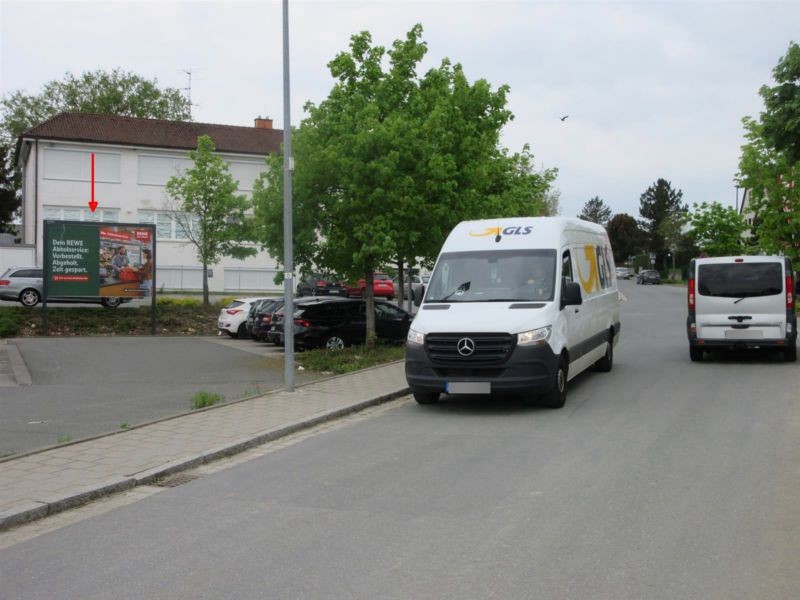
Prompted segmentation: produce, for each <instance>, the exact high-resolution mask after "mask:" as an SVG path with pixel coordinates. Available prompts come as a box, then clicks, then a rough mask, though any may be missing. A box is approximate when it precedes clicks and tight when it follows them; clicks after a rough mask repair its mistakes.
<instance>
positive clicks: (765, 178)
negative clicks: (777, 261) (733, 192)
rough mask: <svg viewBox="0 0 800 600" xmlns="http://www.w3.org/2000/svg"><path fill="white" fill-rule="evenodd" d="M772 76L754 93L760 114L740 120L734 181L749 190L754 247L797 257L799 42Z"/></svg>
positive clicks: (799, 238)
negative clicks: (771, 82)
mask: <svg viewBox="0 0 800 600" xmlns="http://www.w3.org/2000/svg"><path fill="white" fill-rule="evenodd" d="M773 76H774V77H775V81H776V83H777V85H775V86H773V87H769V86H763V87H762V88H761V90H760V92H759V93H760V94H761V97H762V98H763V100H764V106H765V110H764V112H762V113H761V115H760V118H759V119H758V120H756V119H753V118H751V117H745V118H744V119H743V120H742V121H743V124H744V129H745V138H746V139H747V142H746V143H745V144H744V145H743V146H742V154H741V157H740V159H739V174H738V175H737V181H738V183H739V185H740V186H743V187H746V188H747V189H748V190H749V193H750V200H751V207H752V210H753V212H754V213H755V219H754V224H753V229H754V232H753V233H754V234H755V236H756V238H757V242H758V245H759V247H760V249H761V250H763V251H765V252H770V253H774V254H777V253H783V254H786V255H787V256H789V257H790V258H792V260H793V261H795V262H800V46H798V45H797V44H796V43H792V44H790V46H789V50H788V51H787V53H786V56H784V57H783V58H782V59H781V60H780V62H779V63H778V65H777V67H776V68H775V69H774V70H773Z"/></svg>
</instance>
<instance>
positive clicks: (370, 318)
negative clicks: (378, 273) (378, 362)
mask: <svg viewBox="0 0 800 600" xmlns="http://www.w3.org/2000/svg"><path fill="white" fill-rule="evenodd" d="M364 279H365V280H366V285H367V287H366V288H365V289H364V292H365V295H364V297H365V298H366V299H367V307H366V308H367V337H366V344H365V345H366V347H367V348H374V347H375V288H374V287H373V285H372V283H373V280H374V279H375V273H374V271H373V270H372V269H371V268H370V269H368V270H367V273H366V276H365V277H364Z"/></svg>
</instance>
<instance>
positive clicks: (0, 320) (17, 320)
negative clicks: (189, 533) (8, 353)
mask: <svg viewBox="0 0 800 600" xmlns="http://www.w3.org/2000/svg"><path fill="white" fill-rule="evenodd" d="M21 327H22V315H21V314H20V311H19V309H18V308H0V337H13V336H15V335H17V333H18V332H19V330H20V328H21Z"/></svg>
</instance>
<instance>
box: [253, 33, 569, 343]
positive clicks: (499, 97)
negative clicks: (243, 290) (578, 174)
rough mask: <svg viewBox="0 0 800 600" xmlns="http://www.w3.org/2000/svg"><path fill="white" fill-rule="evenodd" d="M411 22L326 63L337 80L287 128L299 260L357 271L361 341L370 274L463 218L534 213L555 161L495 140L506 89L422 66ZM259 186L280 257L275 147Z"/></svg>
mask: <svg viewBox="0 0 800 600" xmlns="http://www.w3.org/2000/svg"><path fill="white" fill-rule="evenodd" d="M421 35H422V27H421V26H420V25H416V26H415V27H413V28H412V29H411V31H409V32H408V34H407V35H406V37H405V38H404V39H400V40H396V41H395V42H394V43H393V44H392V47H391V48H390V49H389V50H388V51H387V50H386V49H385V48H383V47H381V46H375V45H373V44H372V38H371V36H370V34H369V33H368V32H362V33H359V34H357V35H354V36H353V37H352V38H351V42H350V47H349V50H348V51H346V52H342V53H340V54H338V55H337V56H336V57H335V58H334V59H333V60H332V61H331V62H330V63H329V64H328V67H329V69H330V72H331V75H332V76H333V78H334V80H335V82H334V85H333V88H332V90H331V91H330V93H329V95H328V97H327V98H326V99H325V100H323V101H322V102H321V103H320V104H319V105H315V104H312V103H307V104H306V111H307V112H308V115H309V116H308V118H306V119H305V120H304V121H303V122H302V123H301V124H300V126H299V128H298V129H297V131H296V132H295V134H294V137H293V145H294V150H293V151H294V158H295V164H296V168H295V171H294V175H293V177H294V179H293V190H294V215H295V217H294V219H295V221H294V225H295V239H294V244H295V246H294V247H295V251H296V257H295V260H296V263H297V265H298V267H299V268H301V269H302V268H306V269H310V268H311V267H312V266H322V267H323V268H325V269H327V270H332V271H335V272H337V273H339V274H340V275H342V276H346V277H349V278H353V279H355V278H358V277H364V278H365V279H366V283H367V285H366V295H367V306H368V308H367V339H368V343H372V338H373V333H374V316H373V315H374V311H373V307H374V304H373V302H374V299H373V295H372V276H373V272H374V270H375V269H377V268H380V267H383V266H384V265H388V264H398V265H400V266H402V265H403V264H409V263H414V262H416V260H417V259H421V260H422V261H423V262H426V261H432V260H433V258H434V257H435V256H436V253H437V252H438V250H439V248H440V247H441V244H442V242H443V241H444V239H445V237H446V236H447V234H448V233H449V232H450V230H451V229H452V227H453V226H454V225H455V224H456V223H457V222H459V221H461V220H464V219H467V218H482V217H492V216H494V217H499V216H513V215H520V214H540V212H542V211H543V210H545V202H544V200H545V196H546V193H547V191H548V189H549V186H550V183H551V182H552V180H553V178H554V177H555V171H553V170H550V171H545V172H543V173H539V172H536V171H535V170H534V168H533V164H534V163H533V156H532V154H531V153H530V151H529V149H528V148H527V147H525V148H523V150H522V151H521V152H520V153H514V154H511V153H509V152H508V151H507V150H505V149H502V148H500V147H499V135H500V129H501V128H502V127H503V125H505V124H506V123H507V122H508V121H509V120H510V119H511V118H512V115H511V113H510V111H509V110H508V109H507V108H506V95H507V92H508V88H507V87H506V86H501V87H500V88H498V89H497V90H496V91H495V90H492V88H491V86H490V85H489V84H488V83H487V82H486V81H485V80H478V81H476V82H474V83H470V82H469V81H468V80H467V77H466V76H465V74H464V72H463V69H462V68H461V66H460V65H458V64H455V65H454V64H452V63H451V62H450V61H449V60H447V59H445V60H443V61H442V62H441V64H440V65H439V66H438V67H437V68H432V69H430V70H428V71H427V72H426V73H425V74H424V75H420V74H419V73H418V67H419V64H420V62H421V61H422V59H423V57H424V56H425V53H426V51H427V46H426V44H425V43H424V42H423V41H422V40H421ZM268 160H269V167H270V168H269V169H268V170H267V172H266V173H265V174H264V176H263V177H262V180H261V181H259V182H258V183H257V185H256V187H255V190H254V195H253V198H254V203H255V209H256V221H257V227H258V232H259V239H260V240H261V241H262V243H263V244H264V246H265V247H266V248H267V249H268V250H269V251H270V253H271V254H272V255H273V256H277V257H279V258H280V259H281V260H282V257H283V232H282V229H281V227H280V223H281V219H280V218H279V215H280V204H281V200H280V198H281V195H282V189H283V186H282V176H281V170H280V168H278V163H279V160H280V159H279V157H273V158H270V159H268Z"/></svg>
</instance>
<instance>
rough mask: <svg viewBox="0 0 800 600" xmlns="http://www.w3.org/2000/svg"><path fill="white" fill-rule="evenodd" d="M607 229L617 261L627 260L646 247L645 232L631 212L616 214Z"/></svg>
mask: <svg viewBox="0 0 800 600" xmlns="http://www.w3.org/2000/svg"><path fill="white" fill-rule="evenodd" d="M606 231H607V232H608V239H609V241H610V242H611V248H612V250H613V251H614V260H615V261H617V262H625V261H627V260H628V259H629V258H630V257H631V256H636V254H638V253H639V252H640V251H641V250H642V248H643V247H644V232H643V231H642V230H641V228H640V227H639V223H637V222H636V219H634V218H633V217H632V216H630V215H629V214H626V213H619V214H616V215H614V216H613V217H612V218H611V220H610V221H609V222H608V224H607V225H606Z"/></svg>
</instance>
